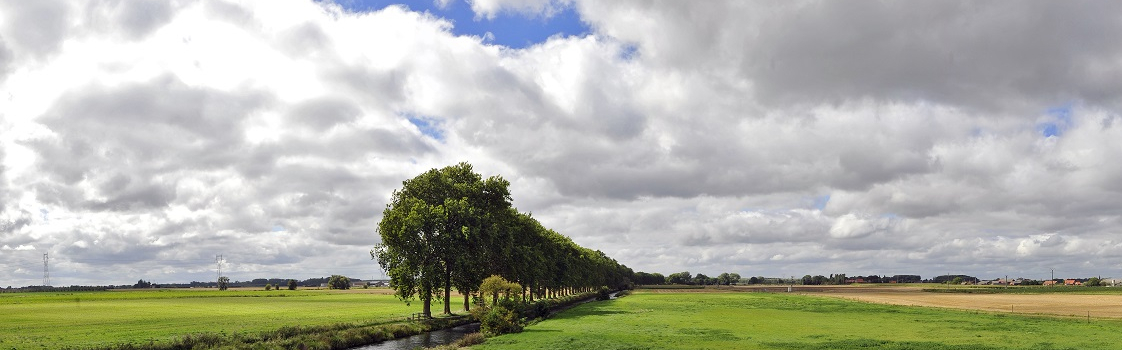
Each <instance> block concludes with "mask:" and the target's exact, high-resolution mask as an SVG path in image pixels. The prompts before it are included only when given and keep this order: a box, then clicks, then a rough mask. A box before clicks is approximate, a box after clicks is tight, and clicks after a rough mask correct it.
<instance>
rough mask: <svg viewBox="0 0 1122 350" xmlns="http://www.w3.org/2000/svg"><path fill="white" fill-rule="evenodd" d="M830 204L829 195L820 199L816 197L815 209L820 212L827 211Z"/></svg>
mask: <svg viewBox="0 0 1122 350" xmlns="http://www.w3.org/2000/svg"><path fill="white" fill-rule="evenodd" d="M829 203H830V195H828V194H827V195H822V196H818V197H814V209H818V210H823V209H826V204H829Z"/></svg>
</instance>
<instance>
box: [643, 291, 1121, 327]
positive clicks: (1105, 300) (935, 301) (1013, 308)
mask: <svg viewBox="0 0 1122 350" xmlns="http://www.w3.org/2000/svg"><path fill="white" fill-rule="evenodd" d="M788 288H790V292H792V293H796V294H805V295H814V296H824V297H832V298H842V299H849V300H857V301H864V302H870V303H880V304H891V305H906V306H925V307H941V308H953V309H963V310H979V311H986V312H994V313H1016V314H1037V315H1054V316H1064V317H1080V318H1085V317H1088V315H1090V317H1091V318H1115V319H1122V294H1102V295H1099V294H1067V293H1048V294H969V293H932V292H924V291H923V288H924V287H917V286H886V285H877V286H801V285H795V286H791V287H788V286H777V285H768V286H760V285H756V286H732V287H714V286H707V287H706V288H665V289H657V288H656V289H644V291H646V292H649V293H690V292H696V293H714V292H760V293H787V292H788ZM927 288H930V287H927Z"/></svg>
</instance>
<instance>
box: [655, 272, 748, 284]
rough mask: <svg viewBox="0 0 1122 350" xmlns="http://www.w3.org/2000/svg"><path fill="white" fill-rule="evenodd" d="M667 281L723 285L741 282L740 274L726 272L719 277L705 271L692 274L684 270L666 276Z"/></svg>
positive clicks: (672, 282)
mask: <svg viewBox="0 0 1122 350" xmlns="http://www.w3.org/2000/svg"><path fill="white" fill-rule="evenodd" d="M666 281H667V282H669V283H671V284H696V285H701V286H705V285H721V286H727V285H732V284H736V283H740V274H738V273H729V272H725V273H722V274H720V275H718V276H717V277H709V276H706V275H705V274H703V273H699V274H697V276H694V275H691V274H690V272H689V271H682V272H677V273H672V274H670V276H668V277H667V278H666Z"/></svg>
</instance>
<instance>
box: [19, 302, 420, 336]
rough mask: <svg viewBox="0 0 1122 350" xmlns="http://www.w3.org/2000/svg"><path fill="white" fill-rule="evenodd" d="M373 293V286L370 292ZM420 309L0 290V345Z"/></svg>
mask: <svg viewBox="0 0 1122 350" xmlns="http://www.w3.org/2000/svg"><path fill="white" fill-rule="evenodd" d="M371 291H373V290H371ZM418 311H420V306H419V305H418V304H417V303H414V304H413V305H412V306H406V305H405V303H403V302H401V301H399V300H397V299H396V298H394V297H393V296H392V295H384V294H372V293H364V290H354V291H328V290H296V291H288V290H281V291H263V290H229V291H218V290H213V289H211V290H147V291H106V292H63V293H0V350H7V349H55V348H60V347H66V346H70V347H87V346H95V345H108V344H115V343H148V342H149V341H157V342H159V341H166V340H171V339H174V338H176V337H177V336H182V335H185V334H192V333H201V332H211V333H222V332H225V333H226V334H231V333H237V332H261V331H270V330H275V329H278V328H281V327H283V326H294V325H328V324H335V323H363V324H372V323H381V322H387V321H391V320H394V319H400V318H402V317H404V316H408V315H409V314H410V313H413V312H418Z"/></svg>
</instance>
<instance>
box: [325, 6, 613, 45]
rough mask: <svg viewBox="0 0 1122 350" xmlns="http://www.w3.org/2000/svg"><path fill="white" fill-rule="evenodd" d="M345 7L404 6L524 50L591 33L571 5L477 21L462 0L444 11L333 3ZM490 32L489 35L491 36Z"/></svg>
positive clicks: (458, 29) (362, 9)
mask: <svg viewBox="0 0 1122 350" xmlns="http://www.w3.org/2000/svg"><path fill="white" fill-rule="evenodd" d="M334 2H335V3H336V4H339V5H340V6H342V7H343V8H345V9H347V10H349V11H355V12H369V11H379V10H381V9H384V8H386V7H387V6H390V5H399V4H400V5H405V6H407V7H408V8H409V9H410V10H412V11H417V12H428V13H430V14H432V15H433V16H436V17H441V18H444V19H447V20H449V21H451V22H452V33H453V34H455V35H469V36H478V37H481V38H486V39H485V40H487V42H488V43H490V44H496V45H502V46H506V47H510V48H515V49H521V48H526V47H530V46H533V45H535V44H539V43H542V42H545V41H546V40H547V39H549V38H550V37H552V36H555V35H560V36H583V35H585V34H587V33H589V32H591V30H590V28H589V26H588V24H586V23H584V22H583V21H581V19H580V15H579V14H578V13H577V12H576V10H575V9H574V8H573V7H572V6H571V5H569V6H565V7H563V8H561V9H560V11H558V12H556V13H554V14H553V15H552V16H550V17H548V18H545V17H544V16H542V15H541V14H534V15H528V14H523V13H519V12H511V11H503V12H500V13H498V14H496V15H495V17H494V18H493V19H487V18H486V17H481V18H479V19H478V20H477V19H476V18H475V17H476V16H475V12H473V11H472V10H471V5H470V4H468V3H467V2H466V1H463V0H456V1H452V2H451V3H449V4H448V6H446V7H444V8H441V7H440V6H438V5H437V4H436V2H435V1H431V0H420V1H402V0H334ZM488 33H490V35H488Z"/></svg>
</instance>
